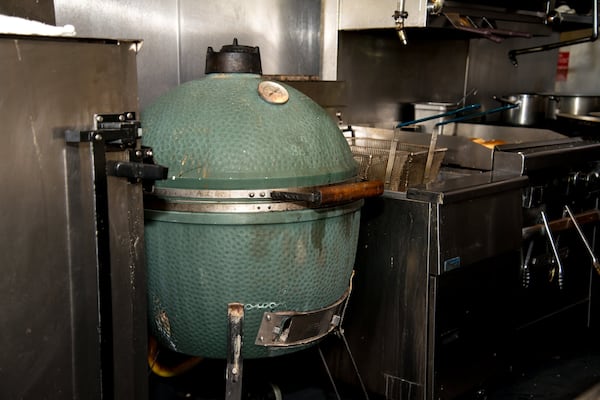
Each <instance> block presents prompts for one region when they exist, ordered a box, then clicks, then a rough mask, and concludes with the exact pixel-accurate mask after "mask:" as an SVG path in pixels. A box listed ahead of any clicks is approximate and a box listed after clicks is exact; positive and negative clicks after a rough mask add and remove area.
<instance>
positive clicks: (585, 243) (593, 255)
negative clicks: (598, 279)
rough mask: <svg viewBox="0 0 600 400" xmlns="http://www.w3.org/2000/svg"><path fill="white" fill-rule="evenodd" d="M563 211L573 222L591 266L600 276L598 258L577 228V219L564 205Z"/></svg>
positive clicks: (581, 231) (579, 228) (578, 227)
mask: <svg viewBox="0 0 600 400" xmlns="http://www.w3.org/2000/svg"><path fill="white" fill-rule="evenodd" d="M565 211H566V212H567V214H569V218H571V221H573V225H575V229H577V233H579V236H580V237H581V241H582V242H583V244H584V245H585V248H586V249H587V251H588V253H590V257H591V258H592V265H593V266H594V268H595V269H596V272H597V273H598V274H600V262H598V258H597V257H596V255H595V254H594V250H592V247H591V246H590V244H589V242H588V241H587V239H586V238H585V235H584V234H583V230H582V229H581V227H580V226H579V223H578V222H577V219H576V218H575V216H574V215H573V213H572V212H571V209H570V208H569V206H567V205H565Z"/></svg>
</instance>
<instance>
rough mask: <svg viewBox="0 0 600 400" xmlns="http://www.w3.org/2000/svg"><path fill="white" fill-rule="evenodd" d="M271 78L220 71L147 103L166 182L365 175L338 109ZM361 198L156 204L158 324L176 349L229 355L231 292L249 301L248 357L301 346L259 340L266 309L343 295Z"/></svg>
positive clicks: (151, 278) (150, 139)
mask: <svg viewBox="0 0 600 400" xmlns="http://www.w3.org/2000/svg"><path fill="white" fill-rule="evenodd" d="M261 80H262V78H261V77H260V76H259V75H252V74H211V75H209V76H207V77H206V78H204V79H202V80H199V81H193V82H189V83H186V84H184V85H181V86H180V87H178V88H176V89H174V90H172V91H171V92H169V93H167V94H165V95H163V96H162V97H161V98H159V99H158V100H157V102H156V103H154V104H153V105H152V106H150V107H148V108H146V110H145V111H144V112H143V114H142V126H143V130H144V133H143V144H144V145H148V146H151V147H152V148H153V150H154V158H155V161H156V163H158V164H161V165H165V166H167V167H168V168H169V175H170V177H171V178H170V179H168V180H166V181H161V182H156V186H162V187H170V188H185V189H190V188H192V189H194V188H195V189H265V188H289V187H296V186H311V185H323V184H329V183H336V182H340V181H344V180H347V179H350V178H353V177H354V176H355V175H356V170H357V168H356V167H357V166H356V163H355V161H354V159H353V157H352V152H351V151H350V148H349V146H348V144H347V142H346V140H345V139H344V137H343V135H342V134H341V132H340V130H339V129H338V127H337V125H336V124H335V123H334V122H333V120H332V119H331V118H330V117H329V116H328V115H327V113H326V112H325V111H324V110H323V109H322V108H320V107H319V106H318V105H317V104H316V103H314V102H313V101H312V100H310V99H309V98H308V97H306V96H305V95H303V94H302V93H300V92H298V91H297V90H295V89H293V88H291V87H286V89H287V91H288V93H289V100H288V101H287V102H286V103H285V104H272V103H269V102H268V101H266V100H265V99H263V98H262V97H261V96H260V95H259V92H258V85H259V83H260V82H261ZM166 200H167V201H175V199H174V198H170V199H169V198H167V199H166ZM204 201H207V202H211V201H214V202H216V201H217V200H211V199H204ZM246 201H247V202H254V201H257V200H253V199H246ZM360 205H361V202H360V201H359V202H354V203H351V204H349V205H342V206H337V207H331V208H325V209H318V210H315V209H300V210H295V211H271V212H256V213H242V212H236V211H234V210H233V209H232V210H231V211H230V212H222V213H217V212H175V211H159V210H150V209H148V210H146V218H145V224H146V226H145V240H146V256H147V265H148V296H149V298H148V301H149V307H148V309H149V321H150V326H151V330H152V333H153V334H154V335H155V336H156V337H157V339H158V340H159V341H160V342H161V343H162V344H163V345H164V346H166V347H168V348H170V349H171V350H174V351H177V352H181V353H184V354H191V355H199V356H204V357H211V358H226V357H227V352H226V349H227V304H228V303H232V302H240V303H243V304H244V309H245V317H244V326H243V331H244V338H243V348H242V354H243V356H244V357H245V358H258V357H266V356H272V355H277V354H282V353H285V352H290V351H294V350H296V349H297V348H292V349H285V350H269V349H267V348H265V347H262V346H256V345H254V340H255V338H256V335H257V333H258V327H259V324H260V321H261V318H262V315H263V313H264V312H265V311H311V310H317V309H320V308H324V307H327V306H329V305H331V304H332V303H333V302H335V301H336V300H337V299H339V298H340V297H341V296H342V295H343V293H344V292H345V290H346V289H347V288H348V285H349V279H350V275H351V273H352V268H353V265H354V256H355V252H356V242H357V237H358V224H359V215H360V211H359V210H360Z"/></svg>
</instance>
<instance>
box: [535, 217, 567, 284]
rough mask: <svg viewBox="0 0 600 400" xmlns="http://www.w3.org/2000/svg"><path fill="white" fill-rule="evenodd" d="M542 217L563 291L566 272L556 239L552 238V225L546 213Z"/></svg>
mask: <svg viewBox="0 0 600 400" xmlns="http://www.w3.org/2000/svg"><path fill="white" fill-rule="evenodd" d="M540 214H541V215H542V221H544V228H546V237H548V241H549V242H550V246H552V252H553V253H554V259H555V260H556V265H558V288H559V289H560V290H562V289H563V279H564V271H563V266H562V263H561V262H560V256H559V255H558V248H557V247H556V243H555V241H554V238H553V237H552V231H551V230H550V225H549V224H548V218H547V217H546V213H545V212H543V211H542V212H541V213H540Z"/></svg>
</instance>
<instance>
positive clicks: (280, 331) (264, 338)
mask: <svg viewBox="0 0 600 400" xmlns="http://www.w3.org/2000/svg"><path fill="white" fill-rule="evenodd" d="M350 291H351V286H349V287H348V289H346V291H345V292H344V294H343V295H342V297H340V298H339V299H338V300H337V301H336V302H335V303H333V304H331V305H329V306H327V307H325V308H322V309H319V310H314V311H306V312H299V311H276V312H265V313H264V314H263V318H262V322H261V324H260V327H259V328H258V334H257V336H256V340H255V342H254V344H255V345H257V346H265V347H290V346H300V345H305V344H309V343H312V342H314V341H317V340H319V339H321V338H323V337H325V336H327V335H328V334H329V333H331V332H332V331H333V330H334V329H335V328H337V327H338V326H339V325H340V324H341V321H342V318H343V313H344V309H345V306H346V302H347V300H348V296H349V295H350Z"/></svg>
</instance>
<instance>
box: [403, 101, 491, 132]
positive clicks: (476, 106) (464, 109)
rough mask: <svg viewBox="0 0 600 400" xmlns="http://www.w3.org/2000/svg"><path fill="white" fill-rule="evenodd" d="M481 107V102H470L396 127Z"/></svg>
mask: <svg viewBox="0 0 600 400" xmlns="http://www.w3.org/2000/svg"><path fill="white" fill-rule="evenodd" d="M480 107H481V104H470V105H468V106H465V107H461V108H458V109H456V110H452V111H447V112H444V113H441V114H435V115H430V116H428V117H423V118H419V119H415V120H413V121H407V122H401V123H399V124H398V125H396V128H402V127H403V126H408V125H414V124H418V123H419V122H425V121H429V120H432V119H437V118H443V117H448V116H450V115H456V114H458V113H461V112H463V111H469V110H474V109H478V108H480Z"/></svg>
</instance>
